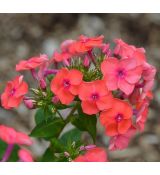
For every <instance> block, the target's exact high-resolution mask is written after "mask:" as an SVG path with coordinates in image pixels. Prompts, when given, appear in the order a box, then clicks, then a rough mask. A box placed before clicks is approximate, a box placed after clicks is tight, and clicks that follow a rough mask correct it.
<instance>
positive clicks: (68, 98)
mask: <svg viewBox="0 0 160 175" xmlns="http://www.w3.org/2000/svg"><path fill="white" fill-rule="evenodd" d="M82 78H83V74H82V73H81V72H80V71H78V70H76V69H72V70H68V69H66V68H62V69H61V70H60V71H59V72H58V73H57V74H56V76H55V77H54V78H53V80H52V82H51V91H52V92H53V93H54V94H55V95H57V97H58V98H59V100H60V101H61V103H62V104H70V103H71V102H72V101H73V99H74V97H75V95H77V94H78V88H79V85H80V83H81V82H82Z"/></svg>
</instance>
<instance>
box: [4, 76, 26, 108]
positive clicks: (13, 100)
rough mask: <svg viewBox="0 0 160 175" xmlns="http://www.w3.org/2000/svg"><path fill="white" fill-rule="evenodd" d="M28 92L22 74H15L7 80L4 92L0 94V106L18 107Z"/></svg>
mask: <svg viewBox="0 0 160 175" xmlns="http://www.w3.org/2000/svg"><path fill="white" fill-rule="evenodd" d="M27 92H28V85H27V83H26V82H24V81H23V76H17V77H16V78H15V79H14V80H12V81H9V82H8V83H7V86H6V88H5V90H4V92H3V93H2V95H1V102H2V106H3V107H4V108H5V109H11V108H14V107H18V106H19V105H20V103H21V102H22V100H23V97H24V95H25V94H26V93H27Z"/></svg>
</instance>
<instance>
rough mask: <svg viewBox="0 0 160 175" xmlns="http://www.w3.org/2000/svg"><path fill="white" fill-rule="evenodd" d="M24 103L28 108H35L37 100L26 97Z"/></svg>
mask: <svg viewBox="0 0 160 175" xmlns="http://www.w3.org/2000/svg"><path fill="white" fill-rule="evenodd" d="M23 101H24V104H25V106H26V107H27V108H28V109H34V108H35V101H34V100H32V99H24V100H23Z"/></svg>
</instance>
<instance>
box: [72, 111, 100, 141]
mask: <svg viewBox="0 0 160 175" xmlns="http://www.w3.org/2000/svg"><path fill="white" fill-rule="evenodd" d="M71 122H72V124H73V125H74V126H76V127H77V128H78V129H79V130H81V131H87V132H88V133H89V134H90V135H91V137H92V139H93V141H94V143H95V141H96V131H97V130H96V124H97V118H96V115H87V114H84V113H83V112H82V110H81V108H79V110H78V114H76V115H74V117H73V118H72V121H71Z"/></svg>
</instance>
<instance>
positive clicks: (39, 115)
mask: <svg viewBox="0 0 160 175" xmlns="http://www.w3.org/2000/svg"><path fill="white" fill-rule="evenodd" d="M54 117H55V112H53V106H49V107H48V108H47V109H43V108H39V109H38V110H37V111H36V114H35V122H36V124H37V125H38V124H40V123H41V122H43V121H44V120H45V121H47V120H48V119H50V118H54Z"/></svg>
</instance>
